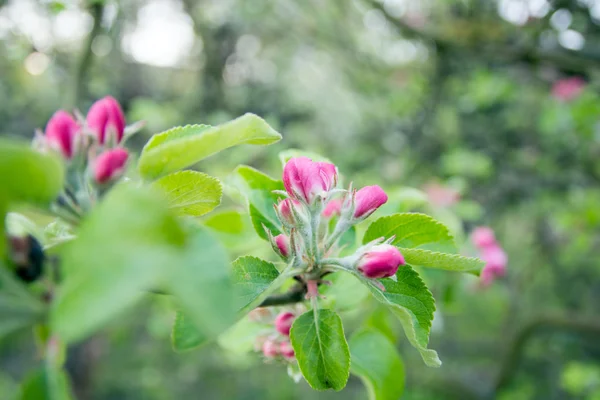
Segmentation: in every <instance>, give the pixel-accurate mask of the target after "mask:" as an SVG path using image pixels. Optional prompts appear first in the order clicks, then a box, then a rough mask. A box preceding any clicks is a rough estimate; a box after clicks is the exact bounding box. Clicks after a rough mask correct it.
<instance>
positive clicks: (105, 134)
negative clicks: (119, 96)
mask: <svg viewBox="0 0 600 400" xmlns="http://www.w3.org/2000/svg"><path fill="white" fill-rule="evenodd" d="M86 121H87V125H88V127H89V128H90V130H91V131H92V132H93V133H94V135H95V136H96V138H97V139H98V142H99V143H100V144H102V145H103V144H105V143H107V142H109V137H111V136H112V138H114V143H115V144H119V143H120V142H121V140H122V139H123V134H124V132H125V115H124V114H123V110H122V109H121V106H120V105H119V102H117V100H115V98H114V97H111V96H106V97H104V98H103V99H100V100H98V101H97V102H95V103H94V104H93V105H92V107H91V108H90V110H89V111H88V114H87V118H86Z"/></svg>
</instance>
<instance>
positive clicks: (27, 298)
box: [0, 261, 44, 338]
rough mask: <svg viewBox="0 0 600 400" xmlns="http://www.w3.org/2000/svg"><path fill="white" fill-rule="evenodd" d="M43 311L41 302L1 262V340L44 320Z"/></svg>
mask: <svg viewBox="0 0 600 400" xmlns="http://www.w3.org/2000/svg"><path fill="white" fill-rule="evenodd" d="M43 310H44V306H43V304H42V303H41V302H40V300H38V299H37V298H36V297H34V296H33V295H32V294H31V292H30V291H29V290H28V289H27V288H26V287H25V286H24V285H23V284H22V283H21V282H20V281H17V280H16V279H15V278H14V277H13V276H12V271H10V270H9V269H8V268H7V267H6V266H5V265H4V264H3V263H2V262H1V261H0V338H2V337H3V336H5V335H8V334H10V333H12V332H15V331H17V330H19V329H23V328H26V327H30V326H32V325H33V324H35V323H36V322H37V321H38V320H39V319H40V318H42V316H43Z"/></svg>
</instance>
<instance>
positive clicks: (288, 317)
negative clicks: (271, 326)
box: [275, 312, 296, 336]
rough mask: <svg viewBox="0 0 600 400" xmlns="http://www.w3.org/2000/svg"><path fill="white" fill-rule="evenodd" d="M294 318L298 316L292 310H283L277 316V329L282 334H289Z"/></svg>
mask: <svg viewBox="0 0 600 400" xmlns="http://www.w3.org/2000/svg"><path fill="white" fill-rule="evenodd" d="M294 319H296V316H295V315H294V314H292V313H291V312H282V313H281V314H279V315H278V316H277V318H275V329H277V332H279V333H281V334H282V335H285V336H289V335H290V329H291V327H292V323H293V322H294Z"/></svg>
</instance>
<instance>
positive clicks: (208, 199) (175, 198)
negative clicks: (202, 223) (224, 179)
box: [153, 171, 223, 217]
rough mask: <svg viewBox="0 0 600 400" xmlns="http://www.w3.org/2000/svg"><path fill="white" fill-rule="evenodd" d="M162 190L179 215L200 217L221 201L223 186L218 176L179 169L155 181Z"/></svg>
mask: <svg viewBox="0 0 600 400" xmlns="http://www.w3.org/2000/svg"><path fill="white" fill-rule="evenodd" d="M153 186H154V187H156V188H158V189H160V190H162V191H163V192H164V193H165V194H166V197H167V199H168V201H169V208H171V209H173V210H174V211H175V212H176V213H177V214H178V215H191V216H193V217H199V216H201V215H204V214H206V213H207V212H210V211H212V210H214V209H215V207H217V206H218V205H219V204H220V203H221V196H222V194H223V188H222V187H221V182H219V180H218V179H217V178H213V177H212V176H209V175H206V174H203V173H202V172H197V171H179V172H175V173H173V174H170V175H167V176H164V177H162V178H160V179H159V180H157V181H156V182H154V183H153Z"/></svg>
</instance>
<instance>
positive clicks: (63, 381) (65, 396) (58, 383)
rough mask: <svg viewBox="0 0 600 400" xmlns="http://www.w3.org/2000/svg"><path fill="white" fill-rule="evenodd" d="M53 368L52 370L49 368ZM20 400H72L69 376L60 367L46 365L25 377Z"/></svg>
mask: <svg viewBox="0 0 600 400" xmlns="http://www.w3.org/2000/svg"><path fill="white" fill-rule="evenodd" d="M50 368H52V369H53V370H52V371H50V370H49V369H50ZM18 399H19V400H71V399H74V397H73V395H72V394H71V388H70V383H69V378H68V376H67V374H66V372H65V371H64V370H62V369H59V368H58V367H53V366H46V367H45V368H41V369H39V370H37V371H35V372H34V373H32V374H31V375H30V376H28V377H27V378H25V380H24V381H23V383H22V385H21V390H20V393H19V396H18Z"/></svg>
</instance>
